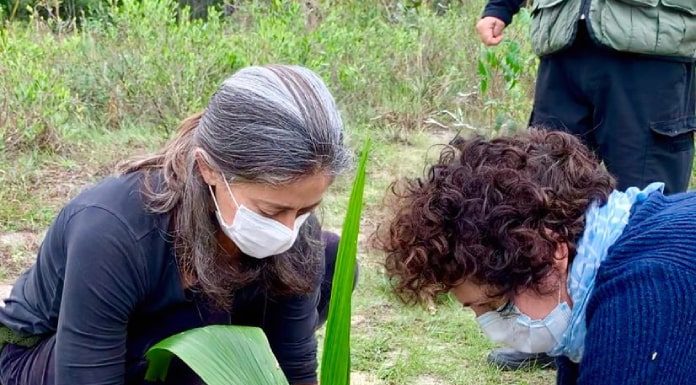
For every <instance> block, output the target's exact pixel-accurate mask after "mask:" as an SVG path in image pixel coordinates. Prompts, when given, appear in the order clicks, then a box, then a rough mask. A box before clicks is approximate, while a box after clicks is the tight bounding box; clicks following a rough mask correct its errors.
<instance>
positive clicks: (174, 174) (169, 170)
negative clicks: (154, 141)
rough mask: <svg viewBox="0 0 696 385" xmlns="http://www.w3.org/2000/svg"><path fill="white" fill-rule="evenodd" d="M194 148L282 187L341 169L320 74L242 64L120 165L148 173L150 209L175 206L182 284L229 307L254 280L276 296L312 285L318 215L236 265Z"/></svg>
mask: <svg viewBox="0 0 696 385" xmlns="http://www.w3.org/2000/svg"><path fill="white" fill-rule="evenodd" d="M201 150H202V151H201ZM196 153H201V154H203V156H204V158H205V160H206V161H207V162H208V163H209V165H210V166H211V167H213V168H214V169H218V170H219V171H220V172H221V173H222V174H223V175H224V176H225V177H226V178H228V179H231V178H233V177H234V178H235V180H237V181H240V182H247V183H263V184H273V185H279V184H284V183H289V182H292V181H294V180H297V179H300V178H302V177H304V176H309V175H313V174H316V173H319V172H324V173H327V174H329V175H331V176H335V175H338V174H340V173H341V172H343V171H345V170H346V169H347V168H349V167H350V166H351V165H352V155H351V153H350V151H348V149H347V148H346V147H345V145H344V138H343V123H342V120H341V116H340V113H339V111H338V108H337V107H336V103H335V101H334V99H333V97H332V96H331V93H330V92H329V91H328V89H327V88H326V85H325V84H324V83H323V82H322V80H321V79H320V78H319V77H318V76H317V75H316V74H315V73H314V72H312V71H311V70H309V69H306V68H303V67H299V66H286V65H269V66H263V67H247V68H244V69H242V70H240V71H238V72H237V73H235V74H234V75H232V76H231V77H229V78H228V79H226V80H225V81H224V82H223V83H222V85H221V86H220V87H219V89H218V90H217V92H216V93H215V94H214V95H213V97H212V98H211V100H210V102H209V104H208V107H207V108H206V110H205V111H204V112H202V113H199V114H196V115H194V116H191V117H189V118H188V119H186V120H184V122H183V123H182V124H181V126H180V127H179V132H178V135H177V136H176V137H175V138H174V139H173V140H172V141H170V142H169V143H168V144H167V145H166V146H165V147H164V148H163V149H161V150H160V151H159V152H157V153H155V154H152V155H149V156H146V157H143V158H139V159H133V160H130V161H127V162H125V163H123V164H121V165H120V166H119V171H120V172H122V173H131V172H136V171H140V172H142V173H143V174H144V184H143V185H144V195H145V198H146V202H147V204H148V208H149V209H150V210H151V211H152V212H155V213H173V214H174V215H173V216H172V220H173V221H175V222H174V224H173V225H174V226H173V228H174V230H175V231H174V237H175V241H174V242H175V247H176V254H177V262H178V264H179V267H180V269H181V272H182V280H183V282H184V284H185V285H186V286H192V287H196V288H197V289H199V290H201V291H202V292H204V293H205V294H206V295H207V296H208V297H209V298H210V299H212V300H213V302H214V303H215V304H216V305H219V306H223V307H227V306H229V304H230V302H231V301H230V299H231V295H232V292H233V290H234V289H235V288H238V287H241V286H243V285H245V284H248V283H249V282H251V281H253V280H256V279H261V280H262V283H263V284H264V285H265V286H266V288H267V289H268V290H269V291H270V292H272V293H277V294H280V295H284V294H303V293H308V292H309V291H311V290H312V289H313V288H314V287H315V285H316V282H317V279H318V277H319V275H320V274H321V272H322V271H321V270H322V257H323V249H322V248H321V247H320V246H321V245H320V240H319V239H320V236H319V227H318V221H317V220H316V218H312V219H311V220H309V221H307V223H306V224H305V226H303V229H302V231H301V232H300V236H299V237H298V240H297V242H296V243H295V245H294V246H293V248H291V249H290V250H289V251H287V252H286V253H284V254H283V255H281V256H276V257H271V258H267V259H264V260H255V259H252V258H244V259H243V260H242V261H243V263H242V264H241V266H239V265H235V264H233V263H230V260H229V258H230V257H229V256H227V255H225V253H224V252H223V251H222V250H221V249H220V247H219V246H218V243H217V240H216V235H215V234H216V231H217V222H216V221H215V219H214V216H213V215H211V214H212V213H213V212H214V206H213V203H212V200H211V197H210V193H209V192H208V187H207V185H206V184H205V182H204V180H203V178H202V176H201V175H200V172H199V170H198V167H197V166H196Z"/></svg>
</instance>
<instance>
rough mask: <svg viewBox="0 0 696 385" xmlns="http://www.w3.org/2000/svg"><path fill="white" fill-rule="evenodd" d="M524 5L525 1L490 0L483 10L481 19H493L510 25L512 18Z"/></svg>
mask: <svg viewBox="0 0 696 385" xmlns="http://www.w3.org/2000/svg"><path fill="white" fill-rule="evenodd" d="M524 3H525V0H490V1H489V2H488V4H486V7H485V8H484V10H483V17H495V18H496V19H500V20H502V21H503V22H504V23H505V25H510V23H511V22H512V17H513V16H514V15H515V14H516V13H517V12H518V11H519V10H520V7H521V6H522V4H524Z"/></svg>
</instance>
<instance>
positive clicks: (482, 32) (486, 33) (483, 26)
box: [476, 16, 505, 46]
mask: <svg viewBox="0 0 696 385" xmlns="http://www.w3.org/2000/svg"><path fill="white" fill-rule="evenodd" d="M503 29H505V22H503V21H502V20H500V19H498V18H497V17H492V16H486V17H484V18H483V19H481V20H479V21H478V23H476V31H477V32H478V34H479V38H481V41H482V42H483V44H485V45H487V46H492V45H498V44H499V43H500V42H501V41H502V40H503Z"/></svg>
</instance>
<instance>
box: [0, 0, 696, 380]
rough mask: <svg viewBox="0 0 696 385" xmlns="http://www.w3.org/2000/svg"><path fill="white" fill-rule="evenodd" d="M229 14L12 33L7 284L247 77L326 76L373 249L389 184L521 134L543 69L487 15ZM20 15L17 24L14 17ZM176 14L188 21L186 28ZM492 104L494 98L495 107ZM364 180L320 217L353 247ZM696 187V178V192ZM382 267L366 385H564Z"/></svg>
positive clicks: (362, 370)
mask: <svg viewBox="0 0 696 385" xmlns="http://www.w3.org/2000/svg"><path fill="white" fill-rule="evenodd" d="M235 3H236V11H235V12H234V14H232V15H231V16H224V15H223V14H222V13H220V12H212V13H210V15H209V17H208V19H207V21H202V20H193V21H191V20H189V18H188V17H186V14H185V12H184V14H178V13H177V12H178V11H177V7H176V6H175V5H174V4H173V3H172V2H170V1H167V0H143V1H135V0H124V1H123V2H122V3H121V5H120V6H119V7H118V8H108V7H106V8H104V9H102V10H101V11H95V12H93V16H94V17H92V18H90V19H87V20H83V21H82V23H81V28H80V29H76V28H74V23H72V22H71V21H70V20H56V19H52V20H48V21H42V20H41V19H40V18H38V17H36V16H37V15H36V14H35V15H34V17H33V18H30V19H29V20H25V21H21V20H12V21H7V22H5V23H4V25H3V26H0V57H1V58H2V60H0V139H1V140H0V202H2V203H1V204H0V282H2V281H11V280H13V279H14V278H15V277H16V276H17V274H19V272H20V271H21V270H22V269H23V268H25V267H27V266H28V265H30V264H31V263H32V261H33V259H34V258H35V257H34V256H35V251H36V249H37V246H38V240H39V239H40V238H41V235H40V234H41V233H42V231H43V230H44V229H45V228H46V227H47V226H48V225H49V224H50V221H51V219H52V218H53V217H54V216H55V214H56V213H57V211H58V210H59V209H60V207H61V206H62V205H63V204H64V203H65V202H66V201H67V200H69V199H70V197H72V196H74V195H75V194H77V193H78V192H79V191H80V189H81V188H83V187H84V186H85V185H86V184H88V183H91V182H93V181H96V180H98V179H99V178H101V177H103V176H104V175H107V174H109V173H110V172H111V170H112V169H113V166H114V164H115V163H116V162H117V161H119V160H121V159H123V158H124V157H127V156H130V155H134V154H138V153H142V152H146V151H150V150H152V149H154V148H156V147H158V146H159V145H161V144H162V143H163V142H164V141H165V140H166V139H167V138H168V137H169V136H170V135H171V134H172V132H173V131H174V129H175V128H176V125H177V122H178V121H180V120H181V119H182V118H184V117H185V116H186V115H188V114H191V113H193V112H196V111H198V110H200V109H201V108H203V106H204V105H205V103H206V101H207V99H208V98H209V97H210V95H211V94H212V92H213V91H214V90H215V88H216V87H217V85H218V84H219V83H220V82H221V81H222V80H223V79H224V78H225V77H226V76H228V75H230V74H231V73H233V72H234V71H235V70H237V69H239V68H241V67H242V66H246V65H250V64H263V63H271V62H284V63H297V64H302V65H305V66H307V67H309V68H312V69H313V70H315V71H317V72H318V73H319V74H320V75H321V76H322V77H323V78H324V79H325V80H326V81H327V83H328V84H329V87H330V88H331V89H332V90H333V92H334V94H335V96H336V98H337V101H338V104H339V105H340V106H341V108H342V109H343V113H344V118H345V122H346V127H347V128H346V129H347V133H348V140H349V142H350V143H351V144H352V145H356V144H358V143H362V142H364V139H365V138H366V137H370V138H372V139H373V149H372V155H371V159H370V167H369V169H368V176H367V184H366V186H365V211H364V215H363V223H362V226H363V236H365V235H367V234H369V233H370V231H371V230H373V229H374V228H375V227H376V226H377V224H378V223H379V222H380V220H381V219H382V218H383V216H384V209H383V208H382V205H381V203H382V198H383V196H384V193H385V191H386V188H387V186H388V185H389V183H390V182H391V181H392V180H394V179H395V178H397V177H399V176H404V175H413V174H414V173H418V172H420V171H421V170H422V169H423V167H424V166H425V165H426V159H427V158H429V157H433V156H435V155H436V154H437V152H438V147H437V146H435V145H436V144H438V143H444V142H447V141H449V139H451V137H453V136H454V135H455V134H456V133H457V132H460V131H464V132H470V131H477V132H480V133H484V134H498V133H503V132H506V131H512V130H515V129H516V128H517V127H523V126H524V124H525V122H526V120H527V116H528V114H529V111H530V108H531V95H532V88H533V87H532V85H533V81H534V73H535V68H536V59H534V56H533V55H532V53H531V50H530V47H529V43H528V39H526V27H527V24H528V15H526V14H522V15H520V16H518V17H517V19H516V21H515V24H513V26H512V27H511V29H510V30H508V31H506V32H507V38H508V40H509V43H506V44H504V45H502V46H501V47H499V48H496V49H495V50H492V51H485V50H482V48H481V45H480V43H479V42H478V40H477V39H476V37H475V35H474V32H473V27H474V24H475V22H476V20H477V19H478V17H479V13H480V10H481V9H482V7H483V3H484V1H483V0H471V1H463V0H460V1H455V0H452V1H439V2H438V3H443V4H444V3H449V4H450V7H451V9H450V10H449V11H447V12H444V13H438V12H434V11H433V9H436V8H437V7H436V6H435V5H434V4H433V3H435V1H423V2H416V1H410V0H380V1H379V2H377V1H374V2H370V1H362V0H344V1H339V2H337V1H329V0H313V1H303V2H290V1H279V0H246V1H236V2H235ZM3 15H5V16H4V17H7V15H8V12H4V13H0V20H2V18H3ZM175 15H177V16H178V17H174V16H175ZM484 90H485V92H484ZM350 180H351V178H350V177H345V178H341V179H340V180H338V181H337V183H335V184H334V186H332V188H331V190H330V192H329V194H328V196H327V197H326V199H325V202H326V203H325V204H324V205H323V207H322V209H321V214H322V217H323V222H324V225H325V227H326V228H328V229H333V230H335V231H339V229H340V226H341V223H340V221H341V219H342V218H343V215H344V214H345V210H346V204H347V201H348V195H349V192H350V191H349V185H348V183H349V181H350ZM692 181H693V182H694V183H696V178H695V179H694V180H692ZM379 260H380V256H379V255H377V254H375V253H374V252H373V251H371V250H369V249H368V248H367V247H366V246H365V242H363V243H362V248H361V260H360V265H361V267H362V270H361V271H362V274H361V281H360V284H359V286H358V288H357V291H356V293H355V297H354V301H355V302H354V305H355V310H354V319H353V326H354V329H353V332H352V338H353V343H352V346H353V355H354V358H353V370H354V371H355V372H356V379H358V377H357V376H359V378H362V379H363V380H362V382H361V381H358V380H356V381H355V384H361V383H365V384H405V383H412V384H428V385H455V384H533V385H542V384H552V383H553V382H554V380H553V377H554V375H553V372H517V373H501V372H497V371H495V370H493V369H491V368H489V367H488V366H487V365H486V364H485V356H486V354H487V352H488V351H489V349H490V348H491V345H490V344H489V343H488V342H487V341H486V340H485V339H484V338H483V336H482V334H481V332H480V331H479V330H478V329H477V327H476V325H475V323H474V322H473V318H472V315H471V313H470V312H468V311H465V310H463V309H461V308H460V307H459V306H456V305H455V304H452V303H450V304H445V305H443V306H441V307H440V308H438V309H437V311H436V312H434V313H431V312H430V311H428V310H426V309H420V308H404V307H403V306H402V305H400V304H399V303H398V302H397V301H396V300H395V299H394V298H393V296H392V295H391V294H390V293H389V286H388V284H387V282H385V278H384V277H383V274H382V272H381V268H380V265H379Z"/></svg>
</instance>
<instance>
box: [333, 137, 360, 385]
mask: <svg viewBox="0 0 696 385" xmlns="http://www.w3.org/2000/svg"><path fill="white" fill-rule="evenodd" d="M369 152H370V140H369V139H368V140H367V142H366V143H365V145H364V146H363V149H362V153H361V155H360V162H359V164H358V170H357V174H356V176H355V180H354V181H353V190H352V192H351V195H350V200H349V201H348V211H347V212H346V218H345V220H344V222H343V232H342V234H341V241H340V242H339V244H338V255H337V256H336V266H335V269H336V270H335V272H334V278H333V286H332V288H331V301H330V303H329V318H328V320H327V322H326V336H325V338H324V351H323V354H322V360H321V384H322V385H348V384H350V314H351V298H352V294H353V280H354V272H355V268H356V255H357V252H358V234H359V233H360V215H361V213H362V203H363V190H364V187H365V167H366V164H367V157H368V154H369Z"/></svg>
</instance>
